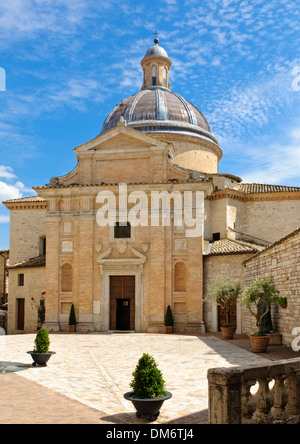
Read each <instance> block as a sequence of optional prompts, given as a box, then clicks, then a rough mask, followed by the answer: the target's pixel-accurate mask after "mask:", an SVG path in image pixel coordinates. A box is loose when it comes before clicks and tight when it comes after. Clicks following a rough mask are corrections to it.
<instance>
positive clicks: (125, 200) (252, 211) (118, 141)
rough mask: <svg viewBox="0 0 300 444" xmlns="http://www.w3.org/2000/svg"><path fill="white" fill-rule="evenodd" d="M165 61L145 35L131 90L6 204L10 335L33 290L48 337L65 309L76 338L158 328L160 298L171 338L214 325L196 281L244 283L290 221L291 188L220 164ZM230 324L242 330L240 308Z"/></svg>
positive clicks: (298, 194) (204, 125)
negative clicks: (38, 180)
mask: <svg viewBox="0 0 300 444" xmlns="http://www.w3.org/2000/svg"><path fill="white" fill-rule="evenodd" d="M171 66H172V61H171V59H170V58H169V56H168V54H167V52H166V51H165V50H164V49H163V48H162V47H161V46H160V45H159V41H158V39H155V40H154V45H153V46H152V47H150V48H149V49H148V50H147V51H146V53H145V56H144V57H143V59H142V61H141V67H142V75H141V83H142V86H141V89H140V91H139V92H137V94H135V95H133V96H130V97H128V98H126V99H124V100H122V101H121V102H120V103H119V104H118V105H117V106H116V107H115V108H114V109H113V110H112V111H111V112H110V113H109V114H108V116H107V118H106V119H105V121H104V123H103V127H102V130H101V132H100V134H99V135H98V136H97V137H95V138H94V139H92V140H90V141H88V142H86V143H85V144H84V145H81V146H78V147H76V148H75V149H74V152H75V155H76V160H77V165H76V167H75V168H74V170H73V171H71V172H69V173H67V174H66V175H64V176H60V177H53V178H52V179H51V180H50V181H49V184H46V185H44V186H39V187H35V188H34V190H35V192H36V194H37V195H36V196H33V197H25V198H21V199H14V200H8V201H6V202H4V204H5V206H6V207H7V208H8V209H9V210H10V250H9V258H10V259H9V266H8V271H9V290H8V333H9V334H15V333H29V332H35V331H36V327H37V309H36V305H35V304H36V301H39V300H40V298H41V295H42V294H45V316H46V317H45V321H44V325H45V327H46V328H47V329H48V330H49V331H50V332H58V331H67V329H68V320H69V313H70V308H71V305H72V304H74V307H75V313H76V320H77V331H78V332H108V331H135V332H151V333H162V332H164V331H165V326H164V318H165V314H166V310H167V307H168V305H170V307H171V309H172V313H173V316H174V321H175V324H174V331H175V332H176V333H187V334H200V333H204V332H206V331H218V329H219V327H220V323H221V322H222V313H221V312H220V311H219V310H218V309H217V308H216V307H214V306H211V305H209V304H204V303H203V297H204V295H205V293H206V291H207V286H208V285H209V284H210V283H213V282H214V281H215V280H220V279H232V280H235V281H240V282H242V281H243V279H244V273H245V270H246V269H247V266H246V265H245V262H246V263H247V261H249V260H251V258H252V257H257V255H260V254H261V253H262V252H263V251H265V250H268V251H269V249H270V246H272V244H273V243H276V242H277V241H278V240H279V239H282V238H284V237H285V236H288V235H289V233H292V232H294V230H296V229H297V228H298V227H299V226H300V188H297V187H288V186H276V185H266V184H249V183H243V182H242V179H241V178H239V177H237V176H235V175H232V174H230V173H220V172H219V168H218V165H219V162H220V160H221V158H222V155H223V153H222V149H221V147H220V146H219V143H218V140H217V138H216V137H215V135H214V134H213V132H212V128H211V127H210V124H209V122H208V121H207V119H206V117H205V116H204V115H203V113H202V112H201V111H200V110H199V109H198V108H197V106H195V105H194V104H192V103H190V102H189V101H188V100H187V99H185V98H183V97H182V96H181V95H179V94H177V93H176V92H173V91H172V90H171V85H170V70H171ZM70 155H71V153H70ZM297 236H298V239H299V231H298V232H297ZM232 318H233V319H234V322H235V325H236V327H237V331H238V332H240V333H242V332H245V327H244V326H243V310H242V307H240V306H239V304H238V305H237V306H236V307H233V313H232ZM246 325H247V323H245V326H246Z"/></svg>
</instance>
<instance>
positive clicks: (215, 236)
mask: <svg viewBox="0 0 300 444" xmlns="http://www.w3.org/2000/svg"><path fill="white" fill-rule="evenodd" d="M220 239H221V234H220V233H213V241H218V240H220Z"/></svg>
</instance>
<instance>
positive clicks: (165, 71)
mask: <svg viewBox="0 0 300 444" xmlns="http://www.w3.org/2000/svg"><path fill="white" fill-rule="evenodd" d="M167 79H168V73H167V68H164V87H165V88H167V86H168V85H167Z"/></svg>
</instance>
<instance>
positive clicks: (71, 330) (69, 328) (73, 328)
mask: <svg viewBox="0 0 300 444" xmlns="http://www.w3.org/2000/svg"><path fill="white" fill-rule="evenodd" d="M75 330H76V325H69V326H68V331H69V333H74V331H75Z"/></svg>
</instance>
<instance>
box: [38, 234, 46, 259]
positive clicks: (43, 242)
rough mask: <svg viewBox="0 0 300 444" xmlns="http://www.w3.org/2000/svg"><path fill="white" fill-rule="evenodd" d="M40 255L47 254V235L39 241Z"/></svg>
mask: <svg viewBox="0 0 300 444" xmlns="http://www.w3.org/2000/svg"><path fill="white" fill-rule="evenodd" d="M39 255H40V256H46V237H40V241H39Z"/></svg>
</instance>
